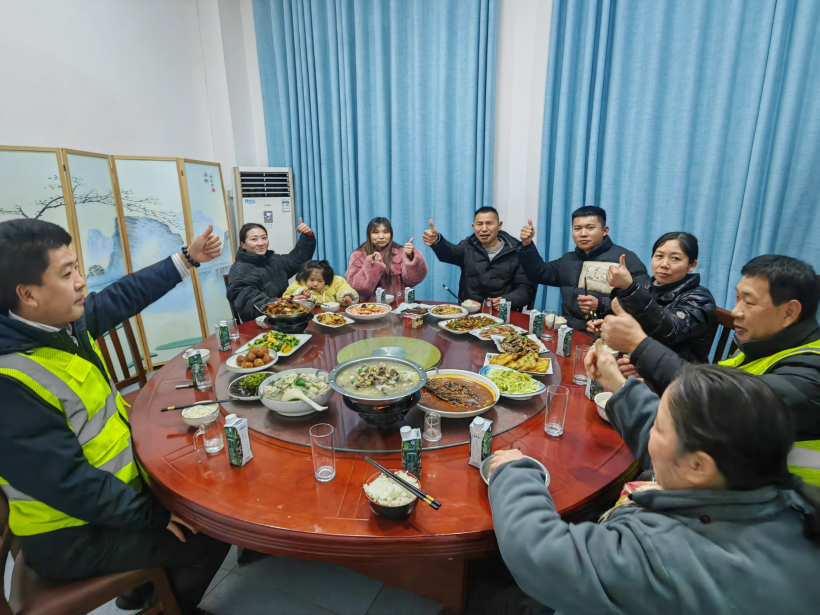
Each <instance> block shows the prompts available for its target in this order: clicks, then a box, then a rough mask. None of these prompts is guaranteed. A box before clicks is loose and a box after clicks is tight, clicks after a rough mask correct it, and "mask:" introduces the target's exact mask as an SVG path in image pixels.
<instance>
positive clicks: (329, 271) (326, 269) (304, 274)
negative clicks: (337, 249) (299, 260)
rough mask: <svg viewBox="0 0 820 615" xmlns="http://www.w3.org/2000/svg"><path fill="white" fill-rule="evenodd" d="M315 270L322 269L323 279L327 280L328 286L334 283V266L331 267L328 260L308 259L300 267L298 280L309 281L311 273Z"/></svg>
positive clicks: (297, 273)
mask: <svg viewBox="0 0 820 615" xmlns="http://www.w3.org/2000/svg"><path fill="white" fill-rule="evenodd" d="M314 271H320V272H321V273H322V279H323V280H324V281H325V284H327V285H328V286H330V285H331V284H333V276H334V275H336V274H334V273H333V267H331V266H330V263H329V262H327V261H307V262H306V263H303V264H302V266H301V267H299V271H297V272H296V281H297V282H307V280H308V278H309V277H310V274H311V273H312V272H314Z"/></svg>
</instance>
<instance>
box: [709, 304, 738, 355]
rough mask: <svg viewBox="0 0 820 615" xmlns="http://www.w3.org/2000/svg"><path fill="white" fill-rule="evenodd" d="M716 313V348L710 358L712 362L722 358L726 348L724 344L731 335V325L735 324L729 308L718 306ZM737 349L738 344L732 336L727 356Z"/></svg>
mask: <svg viewBox="0 0 820 615" xmlns="http://www.w3.org/2000/svg"><path fill="white" fill-rule="evenodd" d="M717 310H718V315H717V324H718V325H719V326H718V336H719V337H718V343H717V349H716V350H715V358H714V359H712V363H718V362H719V361H722V360H723V353H724V351H725V350H726V344H727V343H729V337H730V336H731V335H732V332H733V327H734V324H735V319H734V317H733V316H732V313H731V312H730V311H729V310H724V309H723V308H721V307H719V308H718V309H717ZM737 350H738V345H737V343H736V342H735V338H734V337H732V343H731V345H730V346H729V356H730V357H731V356H732V355H733V354H734V353H735V351H737Z"/></svg>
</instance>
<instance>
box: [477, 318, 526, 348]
mask: <svg viewBox="0 0 820 615" xmlns="http://www.w3.org/2000/svg"><path fill="white" fill-rule="evenodd" d="M493 318H495V316H493ZM498 324H499V325H502V326H504V325H503V323H502V322H501V319H500V318H499V319H498ZM490 326H492V325H490ZM506 326H507V327H512V328H513V329H514V330H515V331H516V332H518V333H526V332H527V330H526V329H522V328H521V327H517V326H515V325H511V324H507V325H506ZM484 329H489V327H481V328H480V329H473V330H472V331H470V335H472V336H473V337H477V338H478V339H480V340H481V341H482V342H492V341H493V339H492V336H490V337H481V336H480V335H479V333H481V332H482V331H483V330H484Z"/></svg>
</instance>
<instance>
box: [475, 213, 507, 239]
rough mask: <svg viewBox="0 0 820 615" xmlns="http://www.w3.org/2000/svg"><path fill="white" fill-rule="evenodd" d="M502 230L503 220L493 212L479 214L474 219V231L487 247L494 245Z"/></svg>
mask: <svg viewBox="0 0 820 615" xmlns="http://www.w3.org/2000/svg"><path fill="white" fill-rule="evenodd" d="M500 230H501V222H499V220H498V218H496V217H495V214H493V213H489V212H488V213H483V214H478V215H477V216H476V217H475V219H474V220H473V231H474V232H475V236H476V237H477V238H478V240H479V241H480V242H481V243H482V245H484V246H486V247H492V246H493V244H494V243H495V240H496V239H498V231H500Z"/></svg>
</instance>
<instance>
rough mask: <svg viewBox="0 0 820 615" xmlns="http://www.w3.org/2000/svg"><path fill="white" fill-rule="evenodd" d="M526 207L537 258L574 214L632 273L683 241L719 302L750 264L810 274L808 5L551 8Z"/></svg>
mask: <svg viewBox="0 0 820 615" xmlns="http://www.w3.org/2000/svg"><path fill="white" fill-rule="evenodd" d="M539 205H540V210H539V220H538V227H537V228H538V229H539V233H538V235H539V237H538V239H537V242H538V248H539V250H540V251H541V253H542V255H548V256H549V257H550V258H558V257H559V256H561V255H562V254H563V253H564V252H566V251H568V250H571V249H574V244H573V242H572V236H571V232H570V213H571V212H572V210H574V209H576V208H578V207H580V206H582V205H598V206H600V207H603V208H604V209H606V210H607V214H608V222H609V226H610V229H611V237H612V239H613V241H615V243H617V244H619V245H622V246H624V247H626V248H629V249H631V250H633V251H635V252H636V253H637V254H638V256H639V257H641V259H642V260H643V261H644V263H645V264H646V265H647V268H649V258H650V252H651V249H652V244H653V243H654V241H655V240H656V239H657V238H658V237H659V236H660V235H662V234H663V233H665V232H668V231H688V232H691V233H693V234H694V235H695V236H696V237H697V238H698V240H699V243H700V259H699V264H698V269H697V270H698V271H699V272H700V274H701V276H702V279H703V283H704V284H705V285H706V286H707V287H709V288H710V289H711V290H712V292H713V294H714V295H715V299H716V300H717V303H718V305H721V306H725V307H730V308H731V307H732V306H733V305H734V293H735V291H734V287H735V284H736V283H737V281H738V280H739V279H740V268H741V267H742V266H743V265H744V264H745V263H746V262H747V261H748V260H749V259H751V258H752V257H754V256H757V255H759V254H767V253H778V254H786V255H789V256H794V257H797V258H801V259H803V260H806V261H808V262H809V263H810V264H812V265H813V266H814V267H815V270H817V269H818V268H819V267H818V265H820V233H818V231H817V229H818V224H820V2H814V1H793V0H792V1H784V0H756V1H754V2H743V1H731V0H720V2H715V1H713V0H697V1H696V0H688V1H687V2H680V1H676V0H653V1H652V2H636V1H623V2H622V1H617V0H597V1H569V0H554V4H553V15H552V33H551V37H550V55H549V66H548V72H547V89H546V103H545V111H544V133H543V145H542V168H541V188H540V197H539ZM540 296H541V298H542V300H543V301H544V303H546V304H549V305H550V307H554V306H556V305H557V304H558V300H557V298H558V293H557V289H550V291H549V292H548V293H547V296H546V297H545V296H544V292H543V290H542V291H541V293H540Z"/></svg>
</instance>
